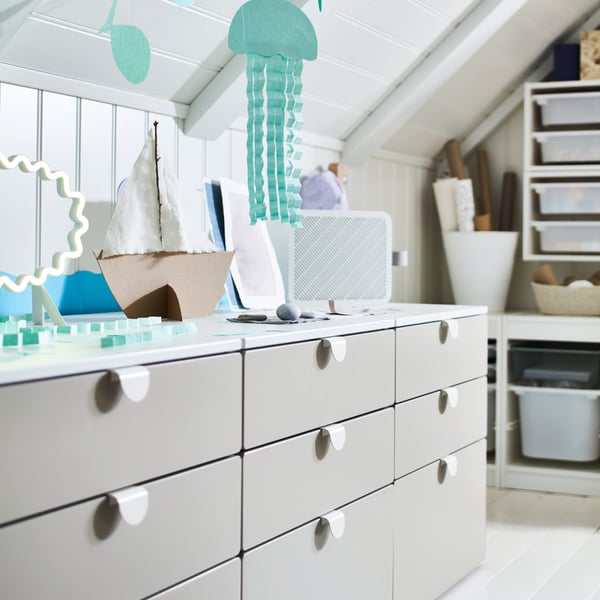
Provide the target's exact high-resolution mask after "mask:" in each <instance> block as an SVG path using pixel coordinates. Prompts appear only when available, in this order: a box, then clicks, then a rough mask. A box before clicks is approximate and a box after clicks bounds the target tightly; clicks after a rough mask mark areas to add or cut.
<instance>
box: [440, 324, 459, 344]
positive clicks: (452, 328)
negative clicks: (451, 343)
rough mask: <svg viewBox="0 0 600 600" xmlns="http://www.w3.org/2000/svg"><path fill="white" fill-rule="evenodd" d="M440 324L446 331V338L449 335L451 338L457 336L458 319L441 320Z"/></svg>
mask: <svg viewBox="0 0 600 600" xmlns="http://www.w3.org/2000/svg"><path fill="white" fill-rule="evenodd" d="M441 326H442V327H443V328H444V329H446V330H447V332H448V335H447V336H446V338H445V339H446V340H447V339H448V338H449V337H450V338H452V339H453V340H455V339H457V338H458V333H459V326H458V321H457V320H456V319H448V320H447V321H442V322H441Z"/></svg>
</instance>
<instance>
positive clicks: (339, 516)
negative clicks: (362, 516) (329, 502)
mask: <svg viewBox="0 0 600 600" xmlns="http://www.w3.org/2000/svg"><path fill="white" fill-rule="evenodd" d="M321 524H323V525H327V527H329V531H330V532H331V535H332V536H333V537H334V538H335V539H336V540H339V539H340V538H341V537H342V536H343V535H344V530H345V529H346V515H345V514H344V513H343V512H342V511H341V510H332V511H331V512H328V513H327V514H326V515H323V516H322V517H321Z"/></svg>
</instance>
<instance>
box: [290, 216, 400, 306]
mask: <svg viewBox="0 0 600 600" xmlns="http://www.w3.org/2000/svg"><path fill="white" fill-rule="evenodd" d="M302 214H303V216H302V227H301V228H298V229H295V230H294V231H293V233H292V235H291V236H290V253H289V272H288V278H289V281H288V295H289V296H290V299H292V300H296V301H299V302H307V301H328V300H335V301H345V300H352V301H355V302H356V301H362V302H366V303H369V304H383V303H385V302H388V301H389V299H390V297H391V266H392V240H391V232H392V227H391V219H390V217H389V215H387V214H386V213H383V212H376V211H373V212H371V211H324V210H314V211H303V213H302Z"/></svg>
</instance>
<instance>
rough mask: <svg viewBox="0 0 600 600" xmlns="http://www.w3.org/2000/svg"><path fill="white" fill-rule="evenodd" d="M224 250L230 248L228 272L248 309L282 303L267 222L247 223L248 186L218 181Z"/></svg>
mask: <svg viewBox="0 0 600 600" xmlns="http://www.w3.org/2000/svg"><path fill="white" fill-rule="evenodd" d="M220 181H221V194H222V197H223V217H224V221H225V249H226V250H228V251H229V250H233V251H234V253H235V254H234V257H233V261H232V263H231V275H232V277H233V281H234V282H235V286H236V288H237V291H238V294H239V296H240V301H241V303H242V304H243V306H245V307H246V308H249V309H254V310H256V309H259V310H262V309H274V308H277V307H278V306H279V305H280V304H282V303H284V302H285V287H284V284H283V278H282V276H281V270H280V268H279V263H278V262H277V256H276V254H275V249H274V248H273V244H272V242H271V238H270V237H269V233H268V231H267V227H266V223H265V222H264V221H258V222H257V223H256V224H254V225H251V224H250V216H249V210H250V202H249V194H248V187H247V186H246V185H245V184H241V183H239V182H237V181H233V180H231V179H224V178H222V179H221V180H220Z"/></svg>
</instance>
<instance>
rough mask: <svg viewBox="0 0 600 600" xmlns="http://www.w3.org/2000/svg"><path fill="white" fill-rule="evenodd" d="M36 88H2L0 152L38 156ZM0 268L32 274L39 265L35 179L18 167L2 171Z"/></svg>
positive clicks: (0, 98)
mask: <svg viewBox="0 0 600 600" xmlns="http://www.w3.org/2000/svg"><path fill="white" fill-rule="evenodd" d="M37 106H38V94H37V92H36V91H35V90H31V89H28V88H20V87H16V86H1V87H0V152H2V153H3V154H4V155H5V156H11V155H13V154H24V155H25V156H27V157H29V158H30V159H31V160H35V159H36V158H37V152H38V148H37ZM0 186H1V189H2V194H1V196H0V223H1V224H2V235H0V271H8V272H9V273H15V274H21V273H29V272H30V270H31V269H32V268H34V267H35V266H36V261H37V248H38V246H37V244H36V239H37V235H38V233H39V232H38V226H39V223H38V221H37V218H36V215H37V210H36V178H35V176H33V175H25V174H23V173H21V171H19V170H18V169H12V170H8V171H2V170H0Z"/></svg>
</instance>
